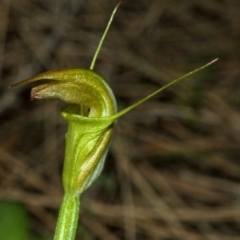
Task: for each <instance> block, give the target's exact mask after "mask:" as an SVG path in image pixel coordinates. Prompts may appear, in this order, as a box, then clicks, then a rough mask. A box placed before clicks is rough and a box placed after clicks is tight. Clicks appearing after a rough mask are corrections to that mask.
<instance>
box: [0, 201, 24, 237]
mask: <svg viewBox="0 0 240 240" xmlns="http://www.w3.org/2000/svg"><path fill="white" fill-rule="evenodd" d="M28 225H29V217H28V214H27V211H26V209H25V207H24V206H23V205H22V204H19V203H16V202H8V201H1V202H0V239H1V240H27V239H29V229H28Z"/></svg>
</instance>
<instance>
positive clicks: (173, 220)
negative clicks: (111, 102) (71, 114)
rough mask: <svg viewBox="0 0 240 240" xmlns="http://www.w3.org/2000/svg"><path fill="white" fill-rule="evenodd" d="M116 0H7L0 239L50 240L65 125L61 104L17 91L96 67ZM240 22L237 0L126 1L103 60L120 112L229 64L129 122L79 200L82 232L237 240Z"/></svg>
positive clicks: (2, 16) (90, 236)
mask: <svg viewBox="0 0 240 240" xmlns="http://www.w3.org/2000/svg"><path fill="white" fill-rule="evenodd" d="M116 4H117V1H115V0H114V1H113V0H100V1H96V0H95V1H94V0H88V1H87V0H69V1H66V0H58V1H51V0H32V1H30V0H18V1H10V0H0V80H1V83H0V84H1V85H0V240H30V239H34V240H35V239H38V240H40V239H41V240H48V239H51V238H52V236H53V232H54V227H55V223H56V218H57V213H58V208H59V205H60V201H61V197H62V188H61V177H60V176H61V171H62V163H63V154H64V135H65V133H66V129H67V125H66V122H65V121H64V120H63V119H62V118H61V116H60V109H61V107H62V106H64V105H65V104H64V103H62V102H60V101H59V100H42V101H38V100H34V101H30V100H29V92H30V89H31V86H22V87H18V88H16V89H9V88H8V87H9V85H10V84H12V83H14V82H17V81H20V80H23V79H26V78H28V77H31V76H33V75H35V74H37V73H40V72H43V71H47V70H51V69H57V68H65V67H85V68H88V67H89V66H90V62H91V59H92V57H93V54H94V52H95V49H96V46H97V44H98V41H99V39H100V38H101V35H102V33H103V30H104V28H105V26H106V23H107V21H108V19H109V17H110V14H111V12H112V10H113V8H114V6H115V5H116ZM239 24H240V1H239V0H201V1H195V0H182V1H179V0H168V1H166V0H149V1H145V0H127V1H125V2H124V3H123V4H122V6H121V7H120V9H119V10H118V12H117V14H116V17H115V19H114V22H113V24H112V26H111V29H110V32H109V34H108V36H107V39H106V40H105V43H104V46H103V48H102V50H101V53H100V55H99V58H98V61H97V64H96V67H95V70H96V71H97V72H99V73H100V74H102V75H103V76H104V77H105V78H106V79H107V80H108V81H109V84H110V86H111V87H112V88H113V91H114V92H115V94H116V98H117V100H118V106H119V109H122V108H124V107H126V106H129V105H130V104H131V103H134V102H136V101H137V100H138V99H140V98H142V97H143V96H146V95H147V94H148V93H151V92H152V91H154V90H156V89H157V88H159V87H160V86H162V85H164V84H166V83H168V82H169V81H170V80H172V79H174V78H176V77H179V76H181V75H183V74H185V73H187V72H189V71H191V70H193V69H195V68H197V67H199V66H201V65H203V64H205V63H207V62H208V61H210V60H213V59H214V58H216V57H219V58H220V60H219V61H218V62H217V63H215V64H214V65H212V66H210V67H209V68H207V69H205V70H203V71H202V72H200V73H197V74H196V75H194V76H191V77H189V78H188V79H185V80H184V81H183V82H181V83H178V84H176V85H175V86H173V87H171V88H170V89H167V90H165V91H164V92H163V93H161V94H159V95H158V96H157V97H155V98H154V99H152V100H150V101H148V102H147V103H145V104H144V105H142V106H141V107H138V108H137V109H136V110H134V111H133V112H131V113H129V114H127V115H126V116H124V117H123V118H121V119H120V120H119V121H118V125H117V127H116V131H115V133H114V138H113V142H112V147H111V149H110V153H109V155H108V157H107V160H106V164H105V168H104V171H103V173H102V175H101V177H99V179H98V180H97V181H96V182H95V183H94V185H93V186H92V187H91V188H90V189H88V190H87V191H86V192H85V193H84V194H83V196H82V204H81V214H80V222H81V224H80V226H79V230H78V234H77V235H78V236H77V239H84V240H95V239H96V240H97V239H104V240H106V239H107V240H120V239H126V240H142V239H144V240H145V239H147V240H148V239H151V240H152V239H156V240H157V239H161V240H162V239H163V240H177V239H184V240H200V239H206V240H230V239H231V240H237V239H240V184H239V183H240V161H239V160H240V97H239V96H240V80H239V77H240V67H239V66H240V55H239V50H240V41H239V39H240V30H239V29H240V28H239ZM14 209H15V210H14ZM16 209H17V210H16ZM4 214H5V215H4ZM4 216H8V217H9V219H8V223H6V219H7V218H6V217H4ZM9 224H10V227H9ZM8 228H9V229H10V230H7V229H8ZM17 228H19V229H18V231H19V232H21V231H22V232H24V233H22V232H21V234H22V235H21V234H20V233H18V234H17ZM14 231H15V232H16V233H15V234H12V233H13V232H14ZM8 234H9V235H8ZM11 234H12V235H11ZM10 235H11V237H10Z"/></svg>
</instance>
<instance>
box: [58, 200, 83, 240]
mask: <svg viewBox="0 0 240 240" xmlns="http://www.w3.org/2000/svg"><path fill="white" fill-rule="evenodd" d="M79 209H80V198H79V196H77V195H65V196H64V197H63V201H62V204H61V208H60V211H59V216H58V221H57V226H56V230H55V235H54V240H74V239H75V235H76V230H77V225H78V217H79Z"/></svg>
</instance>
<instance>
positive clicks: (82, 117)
mask: <svg viewBox="0 0 240 240" xmlns="http://www.w3.org/2000/svg"><path fill="white" fill-rule="evenodd" d="M119 5H120V3H119V4H118V5H117V6H116V8H115V9H114V11H113V13H112V15H111V18H110V20H109V22H108V24H107V27H106V30H105V32H104V34H103V37H102V38H101V40H100V43H99V46H98V48H97V51H96V53H95V55H94V58H93V61H92V63H91V67H90V69H84V68H73V69H61V70H56V71H49V72H45V73H41V74H39V75H37V76H35V77H33V78H30V79H27V80H25V81H22V82H20V83H17V84H14V85H12V86H19V85H22V84H25V83H31V82H36V81H42V80H44V81H45V83H44V84H40V85H38V86H37V87H34V88H33V89H32V91H31V98H32V99H34V98H38V99H45V98H59V99H61V100H63V101H64V102H67V103H68V105H67V106H66V107H64V108H63V109H62V111H61V114H62V116H63V118H64V119H65V120H66V121H67V122H68V131H67V134H66V150H65V158H64V167H63V175H62V181H63V189H64V197H63V201H62V204H61V208H60V212H59V218H58V222H57V227H56V232H55V236H54V239H55V240H73V239H74V238H75V235H76V228H77V223H78V217H79V207H80V196H81V194H82V193H83V192H84V191H85V190H86V189H87V188H88V187H89V186H90V185H91V184H92V183H93V182H94V180H95V179H96V178H97V177H98V176H99V175H100V173H101V171H102V169H103V166H104V161H105V158H106V155H107V152H108V149H109V144H110V141H111V136H112V133H113V129H114V126H115V123H116V120H117V119H118V118H120V117H121V116H122V115H124V114H126V113H127V112H129V111H131V110H132V109H134V108H136V107H137V106H139V105H140V104H142V103H143V102H145V101H147V100H148V99H150V98H151V97H153V96H154V95H156V94H158V93H159V92H161V91H163V90H164V89H166V88H168V87H169V86H171V85H173V84H175V83H176V82H179V81H180V80H182V79H184V78H186V77H188V76H190V75H192V74H194V73H196V72H198V71H200V70H202V69H203V68H205V67H207V66H209V65H210V64H212V63H214V62H215V61H217V59H215V60H213V61H211V62H210V63H208V64H206V65H204V66H202V67H200V68H198V69H196V70H194V71H192V72H190V73H187V74H186V75H184V76H182V77H180V78H178V79H175V80H173V81H172V82H170V83H169V84H167V85H165V86H163V87H162V88H160V89H158V90H157V91H155V92H154V93H152V94H150V95H148V96H147V97H145V98H143V99H142V100H140V101H138V102H137V103H135V104H133V105H131V106H130V107H128V108H126V109H124V110H122V111H120V112H119V113H118V112H117V105H116V99H115V96H114V94H113V92H112V90H111V88H110V86H109V85H108V83H107V81H106V80H105V79H104V78H103V77H102V76H101V75H99V74H98V73H96V72H94V71H93V68H94V65H95V61H96V59H97V56H98V53H99V51H100V49H101V46H102V43H103V41H104V39H105V37H106V34H107V32H108V29H109V27H110V24H111V22H112V19H113V17H114V14H115V12H116V10H117V8H118V6H119ZM46 80H47V83H46Z"/></svg>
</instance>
